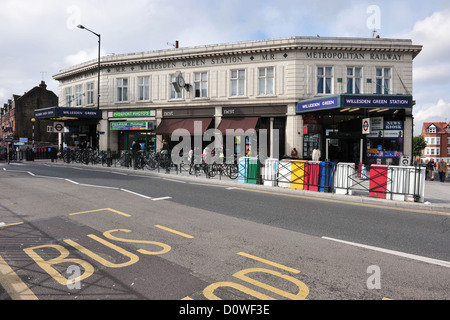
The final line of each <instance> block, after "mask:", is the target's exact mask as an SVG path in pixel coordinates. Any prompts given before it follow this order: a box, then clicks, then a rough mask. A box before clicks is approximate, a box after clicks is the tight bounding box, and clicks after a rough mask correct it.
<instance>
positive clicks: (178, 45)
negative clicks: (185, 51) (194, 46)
mask: <svg viewBox="0 0 450 320" xmlns="http://www.w3.org/2000/svg"><path fill="white" fill-rule="evenodd" d="M179 47H180V43H179V42H178V40H177V41H175V49H178V48H179Z"/></svg>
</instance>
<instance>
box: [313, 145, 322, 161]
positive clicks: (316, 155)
mask: <svg viewBox="0 0 450 320" xmlns="http://www.w3.org/2000/svg"><path fill="white" fill-rule="evenodd" d="M320 156H321V154H320V150H319V148H318V147H317V145H314V150H313V152H312V161H320Z"/></svg>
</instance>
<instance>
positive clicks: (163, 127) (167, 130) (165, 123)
mask: <svg viewBox="0 0 450 320" xmlns="http://www.w3.org/2000/svg"><path fill="white" fill-rule="evenodd" d="M211 121H212V118H191V119H162V121H161V123H160V124H159V126H158V128H156V130H155V133H156V134H158V135H163V134H167V135H171V134H172V133H173V132H174V131H175V130H176V129H186V130H187V131H189V133H190V134H191V135H194V133H196V134H198V135H203V133H204V132H205V131H206V130H208V128H209V125H210V124H211ZM194 125H197V126H198V129H197V131H195V130H194ZM200 125H201V126H200Z"/></svg>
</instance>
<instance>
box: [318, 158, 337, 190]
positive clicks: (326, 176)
mask: <svg viewBox="0 0 450 320" xmlns="http://www.w3.org/2000/svg"><path fill="white" fill-rule="evenodd" d="M334 165H335V164H334V162H329V161H322V162H320V176H319V191H320V192H332V191H333V174H334Z"/></svg>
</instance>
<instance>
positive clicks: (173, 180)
mask: <svg viewBox="0 0 450 320" xmlns="http://www.w3.org/2000/svg"><path fill="white" fill-rule="evenodd" d="M162 179H163V180H167V181H172V182H178V183H186V182H184V181H180V180H175V179H169V178H162Z"/></svg>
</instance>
